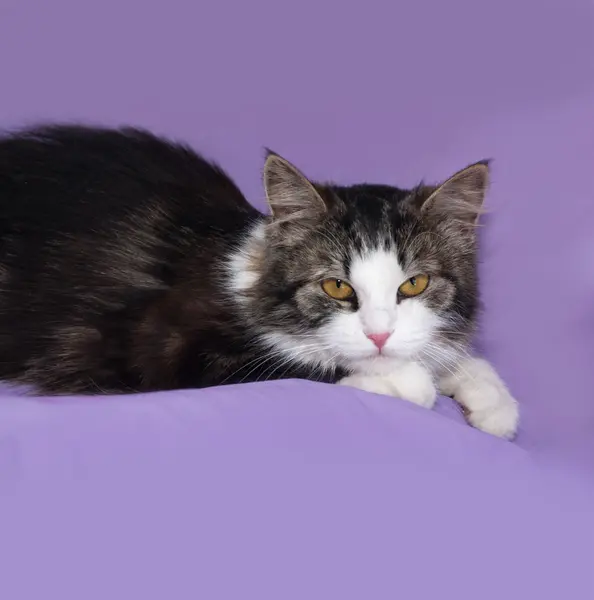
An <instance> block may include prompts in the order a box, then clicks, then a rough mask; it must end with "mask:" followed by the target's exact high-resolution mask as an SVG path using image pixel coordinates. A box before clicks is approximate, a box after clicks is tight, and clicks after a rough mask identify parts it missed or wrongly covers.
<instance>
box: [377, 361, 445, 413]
mask: <svg viewBox="0 0 594 600" xmlns="http://www.w3.org/2000/svg"><path fill="white" fill-rule="evenodd" d="M387 379H388V380H389V381H390V383H391V385H392V389H393V393H392V395H394V396H398V397H399V398H402V399H404V400H408V401H409V402H412V403H413V404H418V405H419V406H424V407H425V408H433V405H434V404H435V400H436V398H437V390H436V389H435V384H434V383H433V377H431V374H430V373H429V371H427V369H425V368H424V367H422V366H421V365H419V364H418V363H414V362H411V363H407V364H406V365H403V366H402V367H400V368H398V370H396V371H394V372H393V373H390V375H388V376H387Z"/></svg>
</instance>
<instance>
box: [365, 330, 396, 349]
mask: <svg viewBox="0 0 594 600" xmlns="http://www.w3.org/2000/svg"><path fill="white" fill-rule="evenodd" d="M366 335H367V337H368V338H369V339H370V340H371V341H372V342H373V343H374V344H375V345H376V346H377V347H378V348H379V349H380V350H381V349H382V348H383V347H384V346H385V345H386V342H387V341H388V338H389V337H390V336H391V335H392V334H391V333H389V332H387V331H385V332H384V333H367V334H366Z"/></svg>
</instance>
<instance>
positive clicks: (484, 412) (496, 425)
mask: <svg viewBox="0 0 594 600" xmlns="http://www.w3.org/2000/svg"><path fill="white" fill-rule="evenodd" d="M510 398H511V396H510ZM468 422H469V423H470V424H471V425H472V426H473V427H476V428H477V429H480V430H481V431H485V432H486V433H490V434H491V435H496V436H497V437H501V438H505V439H507V440H511V439H512V438H513V437H514V436H515V435H516V432H517V431H518V424H519V422H520V411H519V410H518V404H517V402H516V401H515V400H513V398H512V402H508V401H505V402H501V403H500V404H497V405H495V406H491V407H490V408H484V409H480V410H475V411H470V412H469V413H468Z"/></svg>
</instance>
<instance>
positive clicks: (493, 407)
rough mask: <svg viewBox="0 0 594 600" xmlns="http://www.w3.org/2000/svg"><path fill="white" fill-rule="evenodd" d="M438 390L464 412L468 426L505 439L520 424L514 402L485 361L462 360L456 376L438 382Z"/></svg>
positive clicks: (513, 433) (515, 430) (509, 436)
mask: <svg viewBox="0 0 594 600" xmlns="http://www.w3.org/2000/svg"><path fill="white" fill-rule="evenodd" d="M440 389H441V391H442V393H444V394H447V395H448V396H453V397H454V399H455V400H456V401H457V402H459V403H460V404H461V405H462V406H463V407H464V408H465V409H466V413H467V418H468V422H469V423H470V424H471V425H472V426H474V427H476V428H477V429H480V430H481V431H485V432H486V433H490V434H492V435H496V436H498V437H502V438H506V439H512V438H513V437H514V436H515V435H516V432H517V430H518V424H519V421H520V411H519V407H518V403H517V402H516V400H515V399H514V398H513V396H512V395H511V394H510V393H509V390H508V389H507V387H506V385H505V383H503V381H502V379H501V378H500V377H499V375H498V374H497V372H496V371H495V370H494V369H493V367H492V366H491V365H490V364H489V363H488V362H486V361H485V360H482V359H479V358H471V359H467V360H465V361H464V362H463V363H461V364H460V366H459V370H458V372H457V373H456V374H454V375H451V376H450V375H448V376H447V377H445V378H443V379H442V380H441V382H440Z"/></svg>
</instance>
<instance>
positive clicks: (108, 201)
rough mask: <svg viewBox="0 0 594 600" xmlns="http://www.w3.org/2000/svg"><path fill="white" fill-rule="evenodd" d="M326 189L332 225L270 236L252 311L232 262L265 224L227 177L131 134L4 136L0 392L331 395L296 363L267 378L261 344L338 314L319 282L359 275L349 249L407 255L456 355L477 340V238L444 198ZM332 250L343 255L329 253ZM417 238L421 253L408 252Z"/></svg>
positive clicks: (175, 149) (322, 375)
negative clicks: (428, 276)
mask: <svg viewBox="0 0 594 600" xmlns="http://www.w3.org/2000/svg"><path fill="white" fill-rule="evenodd" d="M317 189H318V191H319V192H320V194H321V196H323V197H324V199H325V204H326V209H325V210H326V211H327V212H326V214H325V216H324V218H323V219H321V220H318V221H317V223H316V224H315V225H314V224H311V225H307V219H306V218H304V219H301V220H299V222H294V223H292V222H286V223H283V222H282V220H281V221H280V222H278V223H276V222H273V223H272V224H271V225H270V228H271V231H270V234H269V243H268V244H267V245H266V248H265V249H263V250H262V252H261V253H260V254H258V255H255V256H254V261H255V264H254V268H255V269H257V270H258V272H259V273H260V274H261V277H260V279H259V281H258V283H257V284H256V285H255V286H254V287H253V289H252V290H250V291H249V292H248V293H247V298H246V304H244V305H242V306H240V305H239V304H238V303H236V302H235V301H234V299H233V298H232V297H230V295H229V292H228V286H226V283H227V282H226V277H227V275H226V270H225V266H224V261H225V259H226V257H228V255H229V254H230V253H231V252H232V251H234V250H235V249H237V248H238V246H239V245H240V243H241V242H242V240H244V239H245V237H246V235H247V232H248V231H249V230H250V228H251V227H252V226H253V225H254V224H255V223H256V222H258V221H259V220H264V219H267V217H264V216H263V215H261V214H260V213H259V212H258V211H257V210H256V209H254V208H253V207H252V206H251V205H250V204H249V203H248V202H247V201H246V199H245V198H244V196H243V195H242V193H241V192H240V191H239V189H238V188H237V187H236V186H235V184H234V183H233V182H232V181H231V180H230V179H229V177H228V176H227V175H226V174H225V173H224V172H223V171H222V170H221V169H219V168H218V167H217V166H215V165H213V164H212V163H209V162H207V161H205V160H204V159H203V158H201V157H200V156H198V155H197V154H196V153H194V152H193V151H192V150H190V149H189V148H187V147H185V146H182V145H178V144H173V143H169V142H167V141H164V140H162V139H159V138H156V137H154V136H152V135H151V134H149V133H146V132H142V131H138V130H134V129H122V130H117V131H116V130H107V129H91V128H82V127H47V128H39V129H35V130H31V131H26V132H22V133H19V134H16V135H13V136H6V137H5V138H3V139H1V140H0V378H2V379H5V380H9V381H12V382H16V383H23V384H28V385H32V386H33V387H35V388H36V389H37V390H40V391H43V392H46V393H58V394H64V393H103V392H111V393H113V392H130V391H149V390H163V389H171V388H180V387H203V386H209V385H215V384H221V383H233V382H239V381H253V380H257V379H267V378H269V377H274V378H280V377H305V378H309V379H319V380H325V381H332V380H334V379H335V378H336V377H337V376H338V374H339V373H340V366H341V365H340V364H337V365H336V368H330V369H326V370H315V369H311V368H307V367H300V366H299V365H296V364H294V363H288V364H285V365H284V366H283V367H282V368H281V369H276V370H275V372H272V371H271V369H270V363H268V364H267V363H266V362H263V361H261V360H258V359H259V357H262V356H266V354H267V352H269V348H267V347H266V346H265V345H263V344H262V343H261V342H260V341H259V337H258V336H259V335H260V334H261V333H263V332H266V331H279V330H281V331H286V332H294V333H295V334H301V333H303V332H306V331H307V330H308V329H309V328H312V327H316V326H317V325H318V324H319V323H320V322H322V321H323V320H324V319H325V318H327V317H328V315H329V314H331V311H333V310H337V308H336V302H334V301H332V300H330V299H329V298H328V297H326V296H325V295H324V294H323V293H319V286H318V285H317V283H315V277H314V275H315V274H316V273H317V272H318V271H319V269H320V265H326V264H328V263H329V262H335V263H336V262H338V263H340V265H339V267H340V268H341V269H342V270H343V271H344V273H345V274H348V269H349V250H350V249H352V248H353V247H357V245H358V244H361V242H362V240H364V239H366V238H367V239H368V240H373V243H383V242H382V241H381V240H384V239H385V241H386V243H387V242H388V241H390V240H391V241H393V240H396V242H397V244H398V242H401V243H400V244H398V247H399V248H401V249H402V255H401V257H400V259H401V262H403V263H408V262H410V261H417V262H418V263H419V264H420V265H421V266H422V268H423V269H426V270H430V271H431V273H432V277H433V280H434V281H435V282H436V283H435V285H433V286H432V289H431V290H430V294H431V296H429V295H428V298H429V297H431V302H433V303H434V304H435V306H436V309H439V310H442V311H449V312H450V313H451V314H452V315H454V316H455V317H456V318H457V319H458V321H459V328H458V331H457V333H455V335H456V336H457V337H454V338H452V341H453V342H458V341H459V340H460V338H463V339H464V340H466V339H467V337H468V336H469V335H470V332H471V331H472V324H473V322H474V318H475V313H476V310H477V287H476V268H475V266H476V265H475V260H476V259H475V246H474V234H473V233H472V232H471V231H470V229H469V228H468V227H466V226H465V225H464V224H458V225H455V224H454V222H453V221H447V220H446V221H444V220H440V219H437V217H436V216H435V215H433V217H432V215H431V214H429V215H427V216H425V217H421V213H420V211H421V206H422V205H423V201H424V200H426V198H427V196H428V195H429V193H430V192H431V191H432V189H430V188H419V189H418V190H416V191H414V192H408V191H404V190H399V189H396V188H393V187H388V186H372V185H360V186H352V187H337V186H321V185H318V186H317ZM320 232H321V233H322V234H323V235H324V236H325V237H320ZM328 235H331V236H332V239H334V240H335V241H336V242H337V243H333V244H326V243H324V242H323V239H327V238H328ZM411 236H412V239H415V240H416V243H415V244H413V245H410V244H406V243H402V242H404V241H405V239H404V238H407V240H410V239H411ZM341 248H342V250H341ZM315 276H317V275H315ZM355 308H356V306H355V305H353V304H351V305H348V306H344V307H341V308H340V310H354V309H355ZM447 335H449V334H447V333H444V336H446V337H447ZM452 335H454V334H452Z"/></svg>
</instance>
